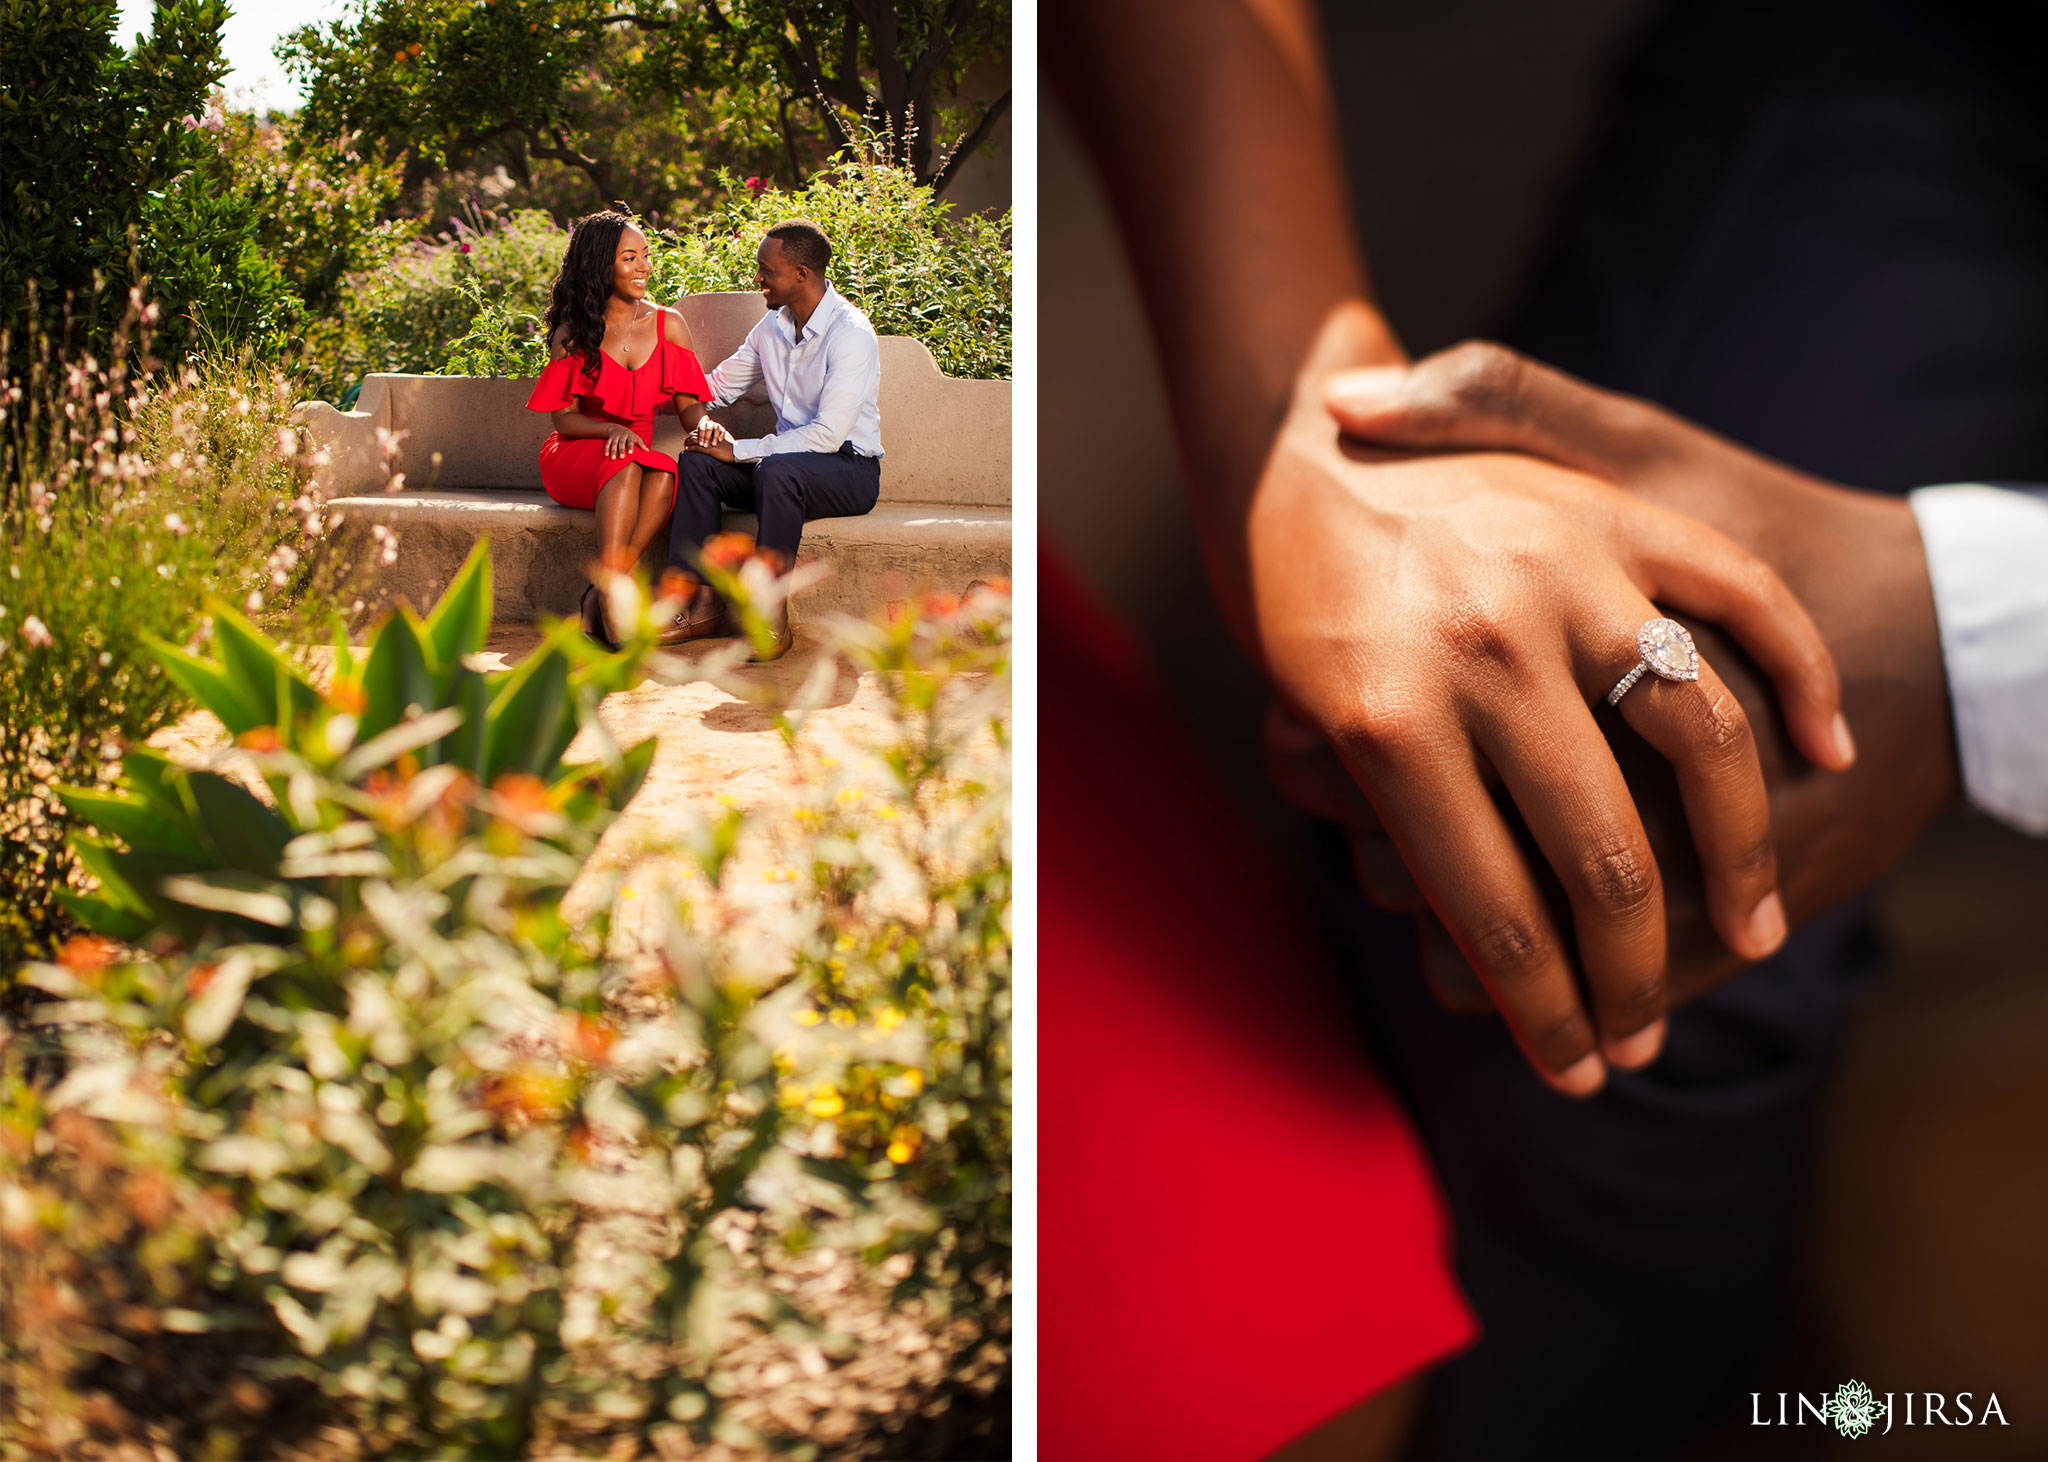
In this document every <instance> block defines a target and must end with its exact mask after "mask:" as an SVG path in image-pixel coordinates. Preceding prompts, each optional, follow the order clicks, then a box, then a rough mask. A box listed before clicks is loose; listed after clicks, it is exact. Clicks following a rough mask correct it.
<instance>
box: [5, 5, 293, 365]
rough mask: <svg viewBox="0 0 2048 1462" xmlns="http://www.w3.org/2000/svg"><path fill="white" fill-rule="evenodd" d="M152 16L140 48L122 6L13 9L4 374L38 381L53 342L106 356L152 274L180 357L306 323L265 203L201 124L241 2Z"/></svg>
mask: <svg viewBox="0 0 2048 1462" xmlns="http://www.w3.org/2000/svg"><path fill="white" fill-rule="evenodd" d="M153 17H154V18H153V29H152V31H151V33H150V35H149V36H147V37H145V38H143V39H142V40H141V41H140V42H139V43H138V45H137V47H136V50H135V53H134V54H133V55H132V56H131V55H129V54H127V53H126V51H125V49H124V47H123V46H122V45H121V44H120V43H119V42H118V41H117V40H116V39H115V37H114V31H115V22H116V7H115V5H114V4H113V3H112V0H38V3H27V0H9V3H6V4H0V95H4V96H5V97H6V98H7V106H6V107H5V108H4V109H0V157H5V158H6V159H7V168H8V173H9V176H10V178H11V179H12V180H13V182H12V183H11V184H10V189H9V201H8V206H7V208H6V209H4V210H0V332H4V333H5V335H6V338H7V339H8V341H9V342H10V349H9V350H8V352H7V359H6V363H5V369H4V371H0V375H4V376H5V377H8V378H19V377H20V376H21V375H22V374H24V373H25V372H26V370H27V369H28V364H29V360H30V358H31V356H32V354H33V353H34V351H35V349H36V342H37V340H38V339H39V338H43V337H48V336H56V337H58V338H63V339H66V340H68V341H69V342H70V343H71V344H72V345H73V346H75V347H76V348H77V349H78V350H79V351H81V352H83V351H94V352H97V353H99V354H101V355H105V354H107V352H108V350H109V348H110V342H111V333H112V331H113V330H114V329H115V327H116V326H117V324H118V322H119V321H120V319H121V318H122V315H123V312H124V308H125V302H126V299H127V295H128V292H129V290H130V289H131V288H132V287H134V286H135V285H137V284H139V283H146V285H147V288H148V290H149V292H150V295H151V297H152V298H153V299H156V300H158V301H159V302H160V303H161V305H162V307H163V316H164V317H163V321H162V329H161V332H160V338H159V341H158V345H159V348H160V349H161V350H162V351H163V352H164V353H165V354H166V355H168V356H171V357H172V358H174V359H175V358H179V357H182V356H183V354H184V353H185V352H186V351H187V350H188V349H190V348H192V347H194V346H195V345H205V344H209V343H214V342H220V341H232V342H233V343H234V346H235V348H239V347H240V346H241V345H242V344H244V343H248V342H253V341H259V340H262V339H265V338H268V339H279V338H281V337H282V333H283V332H284V330H285V328H286V327H287V326H288V325H289V323H290V322H291V320H292V318H293V316H294V312H295V309H296V300H295V298H294V296H293V295H292V292H291V289H290V287H289V286H288V284H287V283H286V281H285V279H284V276H283V274H282V272H281V271H280V270H279V269H278V267H277V265H276V264H275V263H273V262H272V261H271V260H269V259H268V258H266V257H265V255H264V253H263V251H262V250H261V249H260V248H259V247H258V246H257V243H256V235H257V227H258V217H257V214H256V210H255V208H254V206H253V205H252V204H251V202H250V201H249V200H248V199H247V198H245V197H243V196H241V195H239V194H238V193H236V191H235V190H234V189H233V188H231V187H229V186H227V179H226V175H225V173H224V171H223V169H222V166H221V162H220V158H219V155H218V151H217V149H215V148H214V147H212V146H211V145H209V143H208V142H207V141H206V140H205V139H204V137H203V134H202V132H201V130H200V128H199V123H198V116H199V114H200V113H201V112H203V111H205V110H206V105H207V96H208V93H209V91H210V90H211V89H212V87H213V85H214V83H215V82H216V81H218V80H219V78H220V77H221V75H222V74H223V73H224V72H225V71H226V70H227V64H226V62H225V61H224V60H223V59H222V56H221V50H220V29H221V26H222V25H223V23H224V22H225V20H226V18H227V7H226V6H225V5H224V4H223V3H222V0H181V3H179V4H176V5H163V6H159V7H158V8H157V9H156V10H155V11H154V12H153ZM29 179H33V180H34V181H33V184H32V185H31V184H30V183H29V182H28V181H27V180H29ZM31 281H33V282H34V284H33V288H32V287H31V283H30V282H31Z"/></svg>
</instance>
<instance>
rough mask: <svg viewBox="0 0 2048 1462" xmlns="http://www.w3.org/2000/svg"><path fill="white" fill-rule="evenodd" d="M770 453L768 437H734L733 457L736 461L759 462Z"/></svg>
mask: <svg viewBox="0 0 2048 1462" xmlns="http://www.w3.org/2000/svg"><path fill="white" fill-rule="evenodd" d="M767 455H768V438H766V437H734V438H733V442H732V459H733V461H735V462H758V461H760V460H761V459H762V458H763V457H765V456H767Z"/></svg>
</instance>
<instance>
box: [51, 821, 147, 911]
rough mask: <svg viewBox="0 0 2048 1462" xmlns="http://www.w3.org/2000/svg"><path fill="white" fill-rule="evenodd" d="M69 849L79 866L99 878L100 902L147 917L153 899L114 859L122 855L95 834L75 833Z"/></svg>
mask: <svg viewBox="0 0 2048 1462" xmlns="http://www.w3.org/2000/svg"><path fill="white" fill-rule="evenodd" d="M71 850H72V852H74V853H76V854H77V855H78V864H79V866H80V867H81V868H83V869H84V870H85V871H86V872H87V873H90V874H91V875H92V876H93V877H94V878H96V879H98V880H99V884H100V886H99V898H100V900H101V901H102V902H103V903H105V904H107V905H109V906H110V907H112V908H115V909H118V910H121V911H122V912H124V913H128V914H134V915H139V916H142V917H148V916H150V915H151V914H152V913H153V912H154V911H155V902H154V901H153V900H152V899H151V898H150V897H149V896H148V895H147V893H146V892H145V891H144V890H143V889H140V888H137V887H136V886H135V885H134V884H133V883H132V882H130V881H129V878H128V875H127V874H126V873H125V872H124V871H123V869H122V866H121V863H120V862H119V861H117V860H119V858H120V856H121V855H120V854H118V853H116V852H115V851H114V849H113V848H112V847H111V846H110V845H108V844H106V843H103V842H101V841H100V840H99V839H98V838H89V837H84V836H81V835H78V834H74V835H73V836H72V838H71Z"/></svg>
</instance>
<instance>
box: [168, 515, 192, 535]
mask: <svg viewBox="0 0 2048 1462" xmlns="http://www.w3.org/2000/svg"><path fill="white" fill-rule="evenodd" d="M164 526H165V527H166V528H168V529H170V530H171V531H172V532H173V533H176V534H179V535H180V536H183V535H184V534H186V533H189V532H191V531H192V530H191V529H190V528H188V527H186V526H185V520H184V519H183V518H182V517H180V516H179V515H178V514H176V513H165V514H164Z"/></svg>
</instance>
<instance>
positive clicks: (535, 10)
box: [279, 0, 1010, 210]
mask: <svg viewBox="0 0 2048 1462" xmlns="http://www.w3.org/2000/svg"><path fill="white" fill-rule="evenodd" d="M1009 10H1010V7H1009V0H644V3H640V4H638V5H634V4H633V3H632V0H615V3H609V4H608V3H604V0H481V3H475V0H360V3H359V5H358V8H357V9H356V11H355V12H354V13H353V14H352V15H351V16H350V17H348V18H345V19H343V20H339V21H334V22H329V23H326V24H323V25H312V26H306V27H303V28H301V29H300V30H298V31H295V32H294V33H293V34H292V35H291V36H289V37H288V38H287V39H286V41H285V42H284V43H283V44H282V45H280V47H279V55H280V56H281V57H282V58H283V60H284V63H285V65H286V67H287V68H288V69H289V70H290V71H291V72H292V73H293V74H294V76H295V77H297V78H299V79H300V80H302V81H303V82H304V83H305V85H306V88H307V103H306V108H305V111H304V113H303V114H302V118H301V126H302V129H303V130H304V131H305V132H306V133H307V134H308V135H310V136H317V137H342V136H349V135H353V136H355V137H356V138H357V139H358V145H361V146H366V147H374V148H377V149H381V150H382V152H383V154H384V155H385V157H387V158H388V159H390V160H392V161H394V162H402V163H403V164H404V166H405V169H406V180H407V183H408V186H409V187H417V186H418V185H419V184H421V183H422V182H424V181H425V180H426V179H427V178H428V177H430V176H431V175H433V174H434V173H435V172H437V171H438V170H441V169H447V168H466V167H478V168H489V167H493V166H499V165H502V166H504V167H506V168H507V169H508V171H510V172H511V173H512V175H513V176H514V177H516V178H520V179H522V180H523V179H525V178H526V177H527V176H528V175H529V170H530V168H531V165H532V162H533V160H535V159H539V160H545V161H550V162H555V163H560V164H563V165H565V166H568V167H571V168H574V169H577V170H579V171H580V172H582V173H583V174H584V175H585V176H587V177H588V178H589V180H590V182H591V185H592V186H593V187H594V188H595V190H596V192H597V194H598V196H599V197H600V198H601V199H606V200H609V199H611V198H613V197H615V196H617V194H618V192H619V189H620V186H621V184H622V181H624V180H625V177H626V174H627V170H628V164H629V162H630V161H631V159H630V158H629V157H628V156H626V155H624V154H626V153H627V152H629V151H630V150H631V148H632V146H633V137H632V135H631V134H630V133H629V131H628V130H627V129H626V128H624V127H622V126H621V120H622V116H621V114H622V113H623V114H625V115H627V116H630V117H632V118H635V119H637V120H638V121H640V122H641V123H643V124H644V123H645V122H647V121H648V120H649V119H650V118H654V117H660V118H664V119H666V120H667V121H668V122H669V124H670V125H671V126H672V127H673V129H674V132H673V135H674V136H675V138H676V139H677V140H678V143H679V145H680V146H681V147H683V148H685V149H689V150H692V151H694V152H695V154H696V156H695V157H693V158H691V159H690V160H689V164H690V165H689V166H688V167H686V168H685V169H684V171H685V172H687V173H689V174H692V175H694V176H696V177H698V178H708V177H709V176H710V175H711V174H712V173H714V172H715V171H716V170H717V169H718V168H721V167H723V168H727V169H730V170H731V171H733V172H736V173H758V174H760V175H763V176H772V177H777V178H779V179H781V180H782V181H785V182H787V183H789V184H790V185H791V186H796V185H799V184H801V183H802V182H803V180H804V177H805V174H806V173H807V172H808V170H809V169H810V168H812V167H814V166H815V165H816V164H817V163H818V162H820V161H822V160H823V158H824V157H825V156H827V155H829V154H830V153H831V152H832V151H833V150H834V149H835V148H836V147H838V146H841V145H843V144H845V143H846V142H848V141H849V140H850V139H851V137H852V136H853V134H854V133H855V131H857V130H859V129H860V128H861V127H862V126H863V124H865V125H866V126H867V127H869V128H871V129H873V130H874V131H875V132H877V133H879V134H880V135H881V136H882V137H883V138H884V139H885V146H886V147H887V148H888V149H889V152H890V161H892V162H895V163H897V164H899V165H902V166H906V167H909V168H910V169H912V171H913V172H914V174H915V175H916V177H917V178H918V179H919V181H921V182H923V183H926V184H929V185H930V186H931V187H932V188H933V189H934V190H935V191H943V189H944V188H945V186H946V185H947V183H949V182H950V181H951V180H952V178H953V177H954V176H955V175H956V173H957V170H958V167H959V164H960V163H961V161H963V160H964V159H965V158H966V157H967V156H968V155H969V154H970V153H972V152H973V151H974V150H975V149H976V148H977V147H979V146H980V145H981V144H982V143H983V142H984V141H985V140H986V138H987V136H988V134H989V132H990V130H991V129H992V128H993V127H994V125H995V124H996V122H997V121H999V120H1000V118H1001V116H1002V114H1003V112H1004V111H1005V110H1006V108H1007V106H1008V102H1009V95H1008V93H1007V92H1005V93H1004V94H1003V95H1002V96H1000V97H998V98H996V99H994V100H993V101H990V102H986V103H971V102H962V101H960V100H958V99H957V98H956V97H955V92H956V90H957V88H958V85H959V82H960V77H961V75H962V73H963V72H964V71H965V70H966V68H968V67H969V66H971V65H973V64H974V63H975V62H977V61H979V60H983V59H988V58H1001V57H1004V56H1006V55H1007V54H1008V47H1009V24H1010V13H1009ZM639 135H640V140H641V141H642V142H643V144H644V143H645V141H646V134H645V133H644V132H642V133H641V134H639ZM643 186H644V183H643ZM657 191H659V190H657ZM636 201H637V202H638V203H639V204H640V205H641V206H643V207H650V208H653V209H655V210H659V209H660V208H662V207H663V206H664V205H665V204H666V203H667V202H668V201H669V200H667V199H663V198H658V197H657V198H654V199H647V198H642V199H639V200H636Z"/></svg>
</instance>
